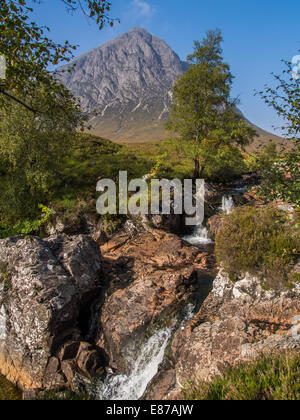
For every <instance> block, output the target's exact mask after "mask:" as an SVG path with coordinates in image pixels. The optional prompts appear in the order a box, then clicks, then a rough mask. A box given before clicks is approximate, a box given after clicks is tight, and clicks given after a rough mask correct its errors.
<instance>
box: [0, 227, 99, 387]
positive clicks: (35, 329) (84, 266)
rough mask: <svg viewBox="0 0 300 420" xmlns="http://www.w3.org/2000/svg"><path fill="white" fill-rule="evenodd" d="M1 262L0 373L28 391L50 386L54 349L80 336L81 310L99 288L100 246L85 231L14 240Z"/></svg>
mask: <svg viewBox="0 0 300 420" xmlns="http://www.w3.org/2000/svg"><path fill="white" fill-rule="evenodd" d="M0 266H1V270H0V271H1V278H0V372H1V373H2V374H3V375H4V376H6V377H7V378H8V379H9V380H10V381H12V382H13V383H15V384H17V385H19V386H20V387H22V388H24V389H34V388H37V389H38V388H51V387H52V386H53V383H57V384H58V383H60V381H61V376H60V375H61V372H60V367H59V366H58V364H57V359H55V356H56V352H57V351H58V349H59V348H60V346H61V345H62V344H64V343H65V342H67V341H77V340H78V339H81V338H80V335H81V328H80V324H81V320H80V314H81V310H82V308H83V307H86V306H89V305H90V302H91V301H92V300H93V299H95V298H96V297H97V296H99V294H100V292H101V287H102V285H103V281H102V279H101V260H100V252H99V248H98V247H97V245H96V243H95V242H94V241H93V240H92V239H91V238H89V237H87V236H82V235H81V236H78V237H71V238H69V237H67V236H64V235H60V236H58V237H54V238H49V239H45V240H43V239H40V238H24V237H16V238H10V239H5V240H2V241H0ZM69 351H71V348H66V349H65V352H64V355H66V354H67V353H68V352H69ZM72 351H73V350H72Z"/></svg>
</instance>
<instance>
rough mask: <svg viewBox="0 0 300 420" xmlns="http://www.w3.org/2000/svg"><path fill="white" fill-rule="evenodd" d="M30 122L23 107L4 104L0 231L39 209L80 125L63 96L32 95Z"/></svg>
mask: <svg viewBox="0 0 300 420" xmlns="http://www.w3.org/2000/svg"><path fill="white" fill-rule="evenodd" d="M33 105H34V106H35V107H36V108H37V109H43V110H44V112H43V113H42V114H40V113H39V114H38V115H37V116H35V115H34V114H33V113H32V112H31V111H30V110H28V109H26V108H25V107H24V106H22V105H20V104H18V103H16V102H14V101H13V102H12V101H10V100H9V99H7V100H6V102H5V103H4V104H2V107H1V118H0V171H1V178H0V196H1V200H0V225H2V226H7V225H9V224H14V223H17V222H19V221H20V220H23V219H25V218H31V219H33V218H34V217H35V216H36V214H37V213H38V212H39V210H38V209H39V205H40V204H46V203H48V202H49V201H50V199H51V193H52V190H53V186H54V185H55V183H57V180H58V179H59V173H60V168H61V165H62V163H63V162H64V159H65V157H66V156H67V155H68V153H69V151H70V149H71V148H72V146H73V144H74V142H75V140H76V138H77V136H78V134H77V132H76V127H77V126H78V123H79V122H80V121H82V120H83V119H84V117H83V116H82V113H81V111H80V109H79V107H78V106H76V105H75V104H74V103H73V102H72V99H70V98H68V97H66V96H58V95H51V94H50V93H49V92H47V91H46V89H44V90H43V89H41V90H40V91H39V92H36V95H35V101H34V102H33Z"/></svg>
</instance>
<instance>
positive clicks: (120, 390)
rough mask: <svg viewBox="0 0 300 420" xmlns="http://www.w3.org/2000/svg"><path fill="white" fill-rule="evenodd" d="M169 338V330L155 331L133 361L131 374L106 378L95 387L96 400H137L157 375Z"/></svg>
mask: <svg viewBox="0 0 300 420" xmlns="http://www.w3.org/2000/svg"><path fill="white" fill-rule="evenodd" d="M171 336H172V330H171V329H169V328H165V329H163V330H160V331H157V332H156V333H155V334H154V335H153V336H152V337H151V338H150V339H149V340H148V341H147V342H146V343H145V344H144V345H143V346H142V348H141V350H140V353H139V355H137V358H136V360H135V361H133V366H132V371H131V373H130V374H129V375H116V376H110V377H107V378H106V379H105V381H104V382H103V383H101V384H99V385H98V386H97V387H98V389H97V391H96V395H95V396H96V399H98V400H112V401H116V400H139V399H140V398H141V397H142V396H143V394H144V392H145V391H146V388H147V385H148V383H149V382H150V381H151V379H152V378H154V376H155V375H156V374H157V372H158V367H159V365H160V364H161V362H162V361H163V358H164V354H165V350H166V348H167V345H168V343H169V340H170V338H171Z"/></svg>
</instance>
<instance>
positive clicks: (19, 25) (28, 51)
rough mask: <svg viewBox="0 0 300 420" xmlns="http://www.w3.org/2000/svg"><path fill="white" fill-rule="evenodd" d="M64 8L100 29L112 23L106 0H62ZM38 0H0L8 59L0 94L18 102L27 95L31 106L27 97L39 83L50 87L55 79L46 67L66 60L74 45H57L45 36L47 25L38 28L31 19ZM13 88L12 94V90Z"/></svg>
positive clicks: (2, 50)
mask: <svg viewBox="0 0 300 420" xmlns="http://www.w3.org/2000/svg"><path fill="white" fill-rule="evenodd" d="M61 1H63V3H64V4H65V5H66V8H67V9H68V10H69V11H71V12H75V11H76V10H80V11H82V12H83V13H84V14H85V15H86V16H88V17H90V18H91V19H94V20H96V23H97V25H98V26H99V28H100V29H102V28H103V26H104V25H105V24H107V23H109V24H111V25H113V20H112V19H110V18H109V17H108V12H109V11H110V7H111V3H110V1H108V0H96V1H90V0H61ZM38 3H39V0H33V1H31V0H0V6H1V7H0V33H1V39H0V54H3V55H5V57H6V62H7V74H6V76H7V77H6V79H5V80H1V81H0V96H1V94H2V95H5V96H6V97H9V98H10V99H12V100H16V101H20V98H19V97H18V95H19V94H20V93H21V94H22V95H24V93H25V92H26V94H27V96H26V98H25V100H22V102H23V104H24V106H27V107H28V108H30V109H36V108H33V107H32V106H31V105H30V104H28V103H27V99H28V97H29V96H31V95H32V96H34V94H35V92H36V88H37V86H38V85H40V84H43V85H45V86H48V87H49V88H51V87H52V86H53V84H55V80H54V79H53V78H52V77H51V76H50V75H48V73H47V72H46V70H45V69H47V67H48V66H49V65H56V64H58V63H59V62H63V61H69V60H70V59H71V58H72V51H73V50H74V49H76V47H75V46H72V45H70V43H69V42H68V41H66V42H65V43H64V44H58V43H55V42H53V41H52V40H50V39H49V38H48V37H47V36H45V32H46V33H47V32H49V31H50V29H49V28H47V27H39V26H38V25H37V24H36V23H35V22H33V21H32V16H31V13H32V11H33V8H32V7H29V5H30V6H32V5H33V4H34V5H38ZM12 90H14V94H12V93H11V91H12Z"/></svg>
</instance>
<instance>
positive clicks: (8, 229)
mask: <svg viewBox="0 0 300 420" xmlns="http://www.w3.org/2000/svg"><path fill="white" fill-rule="evenodd" d="M38 207H39V209H40V211H41V216H40V218H39V219H35V220H30V219H25V220H22V221H20V222H17V223H15V224H14V225H0V239H4V238H7V237H10V236H17V235H25V236H27V235H30V234H37V233H40V231H41V228H42V227H43V225H45V223H47V221H48V220H49V218H50V217H51V216H52V215H54V214H55V212H54V211H53V210H51V209H49V208H48V207H46V206H44V205H42V204H40V205H39V206H38Z"/></svg>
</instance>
